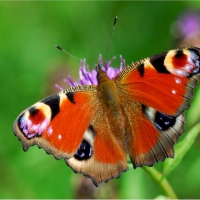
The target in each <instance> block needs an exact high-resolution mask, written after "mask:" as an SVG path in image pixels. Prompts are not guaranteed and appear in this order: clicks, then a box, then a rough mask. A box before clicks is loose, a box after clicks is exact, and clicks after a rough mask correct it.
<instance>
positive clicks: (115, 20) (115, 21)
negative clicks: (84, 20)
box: [104, 16, 118, 62]
mask: <svg viewBox="0 0 200 200" xmlns="http://www.w3.org/2000/svg"><path fill="white" fill-rule="evenodd" d="M117 19H118V17H117V16H116V17H115V19H114V25H113V28H112V32H111V34H110V39H109V42H108V47H107V50H106V56H105V60H104V62H106V60H107V57H108V51H109V48H110V43H111V40H112V36H113V33H114V29H115V25H116V23H117Z"/></svg>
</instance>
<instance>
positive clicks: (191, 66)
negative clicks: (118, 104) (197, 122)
mask: <svg viewBox="0 0 200 200" xmlns="http://www.w3.org/2000/svg"><path fill="white" fill-rule="evenodd" d="M199 50H200V49H199V48H183V49H177V50H171V51H169V52H165V53H162V54H159V55H156V56H153V57H151V58H146V59H144V60H141V61H139V62H137V63H134V64H132V65H130V66H128V67H127V68H125V69H124V70H123V71H122V72H121V73H120V74H119V75H118V76H117V77H116V78H115V80H116V82H117V83H118V85H119V88H120V91H121V92H122V93H123V98H122V100H123V101H122V105H123V106H122V107H123V109H124V112H125V116H126V121H127V135H129V136H128V139H127V142H128V151H129V155H130V157H131V159H132V162H133V165H134V167H138V166H142V165H149V166H151V165H153V164H154V163H155V162H158V161H162V160H164V159H165V158H166V157H173V156H174V153H173V145H174V143H175V142H176V141H177V140H178V137H179V136H180V135H181V134H182V133H183V126H184V122H185V118H184V114H182V113H183V111H184V110H186V109H188V108H189V103H190V99H191V98H192V96H193V91H194V88H195V87H196V85H197V82H198V81H199V80H200V74H199V71H200V61H199ZM137 102H139V103H137Z"/></svg>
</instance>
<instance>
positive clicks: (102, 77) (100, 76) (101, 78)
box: [96, 64, 109, 84]
mask: <svg viewBox="0 0 200 200" xmlns="http://www.w3.org/2000/svg"><path fill="white" fill-rule="evenodd" d="M96 71H97V81H98V84H99V83H100V82H104V81H106V80H108V79H109V77H108V75H107V73H106V72H105V71H103V69H102V68H101V66H100V65H99V64H98V65H97V66H96Z"/></svg>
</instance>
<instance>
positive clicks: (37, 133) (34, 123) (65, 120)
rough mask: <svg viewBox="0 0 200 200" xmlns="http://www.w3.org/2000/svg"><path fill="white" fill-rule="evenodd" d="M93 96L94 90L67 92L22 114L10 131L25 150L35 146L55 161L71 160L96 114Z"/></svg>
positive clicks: (84, 89) (82, 87) (43, 101)
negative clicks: (50, 154)
mask: <svg viewBox="0 0 200 200" xmlns="http://www.w3.org/2000/svg"><path fill="white" fill-rule="evenodd" d="M94 93H95V86H78V87H74V88H70V89H68V90H66V91H62V92H60V93H58V94H54V95H52V96H49V97H47V98H45V99H43V100H41V101H39V102H37V103H36V104H34V105H33V106H31V107H29V108H28V109H26V110H25V111H23V112H22V113H21V114H20V115H19V116H18V118H17V119H16V121H15V123H14V127H13V131H14V133H15V134H16V135H17V136H18V138H19V139H20V140H21V141H22V142H23V148H24V150H28V148H29V147H30V146H31V145H34V144H37V145H38V146H39V147H42V148H44V149H45V150H46V151H47V152H48V153H52V154H53V155H54V156H55V157H56V158H57V159H59V158H69V157H71V156H73V155H74V153H75V152H76V150H77V149H78V147H79V145H80V143H81V141H82V139H83V135H84V132H85V130H86V129H87V128H88V127H89V125H90V121H91V120H92V117H93V116H94V114H95V111H96V110H95V109H94V98H95V95H94Z"/></svg>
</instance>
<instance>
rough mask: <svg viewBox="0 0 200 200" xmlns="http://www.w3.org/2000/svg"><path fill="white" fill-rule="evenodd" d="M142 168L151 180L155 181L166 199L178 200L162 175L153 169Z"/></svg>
mask: <svg viewBox="0 0 200 200" xmlns="http://www.w3.org/2000/svg"><path fill="white" fill-rule="evenodd" d="M142 168H143V169H144V171H145V172H147V173H148V174H149V175H150V176H151V178H152V179H153V180H154V181H155V183H156V184H157V185H158V186H159V188H160V189H161V190H162V191H163V193H164V194H165V195H166V196H167V197H169V198H171V199H178V197H177V196H176V194H175V192H174V190H173V189H172V187H171V185H170V184H169V182H168V181H167V179H166V178H165V177H163V175H162V174H161V173H160V172H159V171H158V170H156V169H155V168H153V167H146V166H144V167H142Z"/></svg>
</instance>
